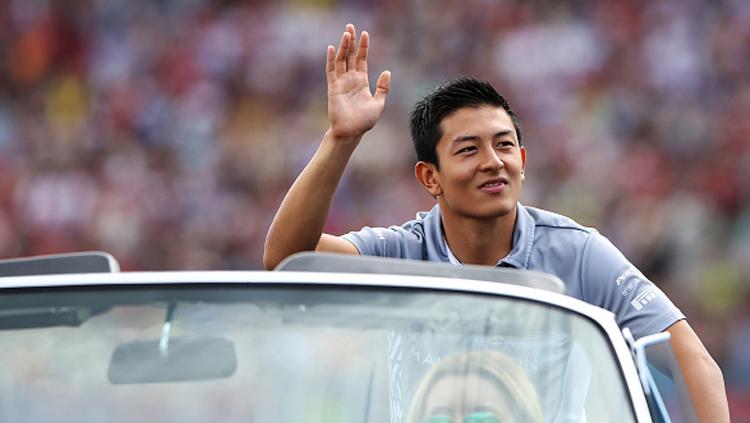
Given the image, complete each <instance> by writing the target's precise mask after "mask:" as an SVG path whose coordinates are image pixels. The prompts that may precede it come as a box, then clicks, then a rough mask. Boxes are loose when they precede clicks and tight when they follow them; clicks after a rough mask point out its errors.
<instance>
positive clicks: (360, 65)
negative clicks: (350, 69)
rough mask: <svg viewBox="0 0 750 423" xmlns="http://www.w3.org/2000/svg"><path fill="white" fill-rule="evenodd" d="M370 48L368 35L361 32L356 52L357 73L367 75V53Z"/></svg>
mask: <svg viewBox="0 0 750 423" xmlns="http://www.w3.org/2000/svg"><path fill="white" fill-rule="evenodd" d="M369 48H370V34H368V33H367V31H362V35H360V36H359V49H358V50H357V67H356V69H357V70H358V71H359V72H364V73H367V53H368V49H369Z"/></svg>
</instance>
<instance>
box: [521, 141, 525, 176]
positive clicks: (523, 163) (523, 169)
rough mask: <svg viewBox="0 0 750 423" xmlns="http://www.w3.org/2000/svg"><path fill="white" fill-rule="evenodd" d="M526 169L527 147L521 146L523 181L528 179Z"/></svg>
mask: <svg viewBox="0 0 750 423" xmlns="http://www.w3.org/2000/svg"><path fill="white" fill-rule="evenodd" d="M525 170H526V147H524V146H521V180H522V181H523V180H524V179H526V174H525V173H524V171H525Z"/></svg>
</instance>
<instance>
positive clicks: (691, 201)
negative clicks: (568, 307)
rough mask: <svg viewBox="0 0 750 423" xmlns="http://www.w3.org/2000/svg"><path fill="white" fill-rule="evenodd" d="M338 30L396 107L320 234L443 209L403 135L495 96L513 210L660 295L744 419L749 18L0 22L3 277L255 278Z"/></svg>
mask: <svg viewBox="0 0 750 423" xmlns="http://www.w3.org/2000/svg"><path fill="white" fill-rule="evenodd" d="M348 22H352V23H354V24H356V25H357V27H358V29H366V30H368V31H369V32H370V34H371V37H372V48H371V55H370V72H371V77H372V79H373V80H374V79H375V77H376V75H377V74H379V73H380V72H381V71H382V70H383V69H389V70H391V72H392V74H393V79H392V93H391V94H390V96H389V98H388V102H387V105H386V112H385V114H384V116H383V118H382V119H381V121H380V122H379V123H378V125H377V126H376V127H375V128H374V129H373V130H372V131H371V133H369V134H368V135H367V136H366V138H365V140H364V142H363V143H362V145H361V146H360V149H359V150H358V151H357V153H355V156H354V158H353V161H352V163H351V166H350V167H349V169H348V171H347V173H346V175H345V179H344V181H343V183H342V186H341V187H340V189H339V191H338V194H337V197H336V199H335V203H334V207H333V210H332V212H331V215H330V219H329V222H328V225H327V228H326V230H327V231H329V232H332V233H338V234H341V233H345V232H347V231H349V230H352V229H358V228H360V227H361V226H363V225H379V226H383V225H389V224H396V223H401V222H403V221H405V220H408V219H410V218H413V216H414V214H415V212H416V211H417V210H420V209H422V210H423V209H428V208H430V207H431V205H432V199H431V198H430V197H429V196H428V195H427V194H426V193H425V192H424V191H423V189H422V188H421V187H420V186H418V185H417V183H416V182H415V181H414V177H413V163H414V160H415V158H414V157H415V155H414V153H413V152H412V147H411V141H410V139H409V132H408V121H407V118H408V113H409V111H410V109H411V107H412V105H413V104H414V102H415V101H416V100H418V99H419V98H420V97H421V96H422V95H424V94H426V93H427V92H429V91H430V89H431V88H432V87H434V86H435V85H436V84H437V83H439V82H440V81H442V80H444V79H446V78H450V77H455V76H458V75H462V74H467V75H472V76H476V77H479V78H482V79H486V80H489V81H491V82H492V83H493V84H495V86H496V87H498V88H499V89H500V90H501V92H502V93H503V94H504V95H505V96H506V97H507V98H508V99H509V101H510V103H511V105H512V106H513V107H514V109H515V110H516V112H517V113H518V114H519V116H520V118H521V121H522V124H523V129H524V140H525V145H526V148H527V150H528V160H529V161H528V168H527V178H526V182H525V193H524V196H523V202H524V203H525V204H527V205H532V206H538V207H542V208H547V209H550V210H554V211H557V212H560V213H563V214H566V215H569V216H571V217H573V218H575V219H576V220H578V221H579V222H581V223H583V224H585V225H588V226H594V227H596V228H598V229H599V230H600V231H601V232H602V233H603V234H604V235H606V236H607V237H609V238H610V239H611V240H612V241H613V242H614V244H615V245H617V246H618V247H619V248H620V249H621V250H622V251H623V252H624V253H625V254H626V256H628V257H629V258H630V259H631V260H632V261H633V262H634V263H635V264H636V265H637V266H638V267H639V268H640V269H641V270H643V272H644V273H645V274H646V275H647V276H649V277H650V278H651V279H653V280H654V281H656V282H657V284H659V285H660V286H661V287H662V288H663V289H664V290H665V291H667V293H668V294H669V295H670V296H671V297H672V299H673V300H674V301H675V302H676V303H677V304H678V306H679V307H681V308H682V309H683V311H684V312H685V313H686V314H687V315H688V317H689V319H690V321H691V323H692V324H693V326H694V327H695V328H696V330H697V332H698V333H699V335H700V336H701V337H702V338H703V340H704V342H705V343H706V344H707V346H708V348H709V350H710V351H711V353H712V354H713V355H714V356H715V357H716V359H717V360H718V361H719V362H720V364H721V365H722V367H723V368H724V371H725V377H726V378H727V381H728V383H729V387H730V395H731V397H730V401H732V407H733V408H734V411H735V412H736V413H737V412H739V413H742V411H741V409H743V408H744V412H746V413H747V415H750V395H748V392H750V360H747V359H746V356H747V355H748V354H749V353H750V294H749V293H748V287H750V118H748V116H750V3H748V2H747V1H744V0H714V1H708V0H705V1H699V0H664V1H657V2H652V1H646V0H619V1H586V0H564V1H552V0H532V1H521V0H462V1H452V0H440V1H432V0H403V1H399V0H387V1H376V0H359V1H351V2H344V1H335V0H315V1H303V0H296V1H295V0H288V1H272V0H268V1H251V0H248V1H231V0H224V1H219V0H215V1H210V0H138V1H131V0H69V1H54V0H7V1H4V2H0V256H1V257H14V256H22V255H33V254H44V253H55V252H63V251H73V250H88V249H99V250H105V251H108V252H110V253H112V254H113V255H114V256H115V257H116V258H117V259H118V260H119V261H120V263H121V266H122V267H123V268H124V269H125V270H164V269H256V268H260V267H261V255H262V246H263V240H264V237H265V233H266V230H267V228H268V226H269V224H270V220H271V218H272V216H273V213H274V212H275V210H276V208H277V207H278V205H279V203H280V201H281V199H282V198H283V195H284V194H285V192H286V190H287V189H288V188H289V186H290V184H291V182H292V181H293V180H294V177H295V176H296V175H297V174H298V172H299V171H300V170H301V169H302V167H303V166H304V165H305V164H306V162H307V160H308V159H309V158H310V157H311V155H312V153H313V152H314V151H315V149H316V148H317V145H318V143H319V141H320V139H321V137H322V135H323V133H324V131H325V129H326V128H327V125H328V122H327V113H326V97H325V96H326V93H325V75H324V61H325V49H326V46H327V45H328V44H336V43H337V42H338V40H339V38H340V36H341V32H342V31H343V28H344V25H345V24H346V23H348ZM371 82H374V81H371ZM749 418H750V417H749Z"/></svg>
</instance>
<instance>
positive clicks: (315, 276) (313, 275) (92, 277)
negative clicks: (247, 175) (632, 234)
mask: <svg viewBox="0 0 750 423" xmlns="http://www.w3.org/2000/svg"><path fill="white" fill-rule="evenodd" d="M185 283H191V284H196V283H197V284H271V285H273V284H286V285H301V286H302V285H305V286H309V285H328V286H332V285H333V286H337V285H340V286H373V287H383V288H388V287H395V288H421V289H428V290H440V291H456V292H469V293H481V294H491V295H499V296H505V297H514V298H519V299H525V300H530V301H534V302H538V303H545V304H548V305H551V306H556V307H560V308H563V309H566V310H569V311H571V312H573V313H576V314H578V315H581V316H584V317H586V318H588V319H589V320H591V321H592V322H594V323H595V324H597V325H598V326H599V327H601V328H602V330H603V331H604V333H605V334H606V335H607V337H608V338H609V341H610V345H611V346H612V348H613V350H614V353H615V355H616V356H617V359H618V361H619V363H620V365H621V366H622V375H623V377H624V379H625V383H626V385H627V389H628V392H629V393H630V397H631V398H632V401H633V407H634V412H635V416H636V420H637V421H638V422H652V420H651V416H650V414H649V411H648V405H647V403H646V398H645V396H644V394H643V388H642V387H641V385H640V380H639V377H638V372H637V370H636V366H635V363H634V362H633V359H632V357H631V354H630V350H629V349H628V347H627V345H626V343H625V340H624V338H623V336H622V334H621V332H620V328H619V327H618V326H617V323H616V322H615V318H614V315H613V314H612V313H611V312H609V311H607V310H604V309H602V308H599V307H596V306H593V305H591V304H588V303H585V302H583V301H580V300H577V299H575V298H572V297H568V296H565V295H561V294H556V293H553V292H549V291H544V290H540V289H534V288H527V287H523V286H517V285H510V284H503V283H497V282H486V281H475V280H468V279H453V278H439V277H425V276H405V275H383V274H377V275H375V274H360V273H325V272H286V271H283V272H268V271H180V272H120V273H86V274H63V275H38V276H14V277H5V278H0V295H2V290H3V289H8V288H40V287H70V286H87V287H95V286H113V285H155V284H164V285H179V284H185Z"/></svg>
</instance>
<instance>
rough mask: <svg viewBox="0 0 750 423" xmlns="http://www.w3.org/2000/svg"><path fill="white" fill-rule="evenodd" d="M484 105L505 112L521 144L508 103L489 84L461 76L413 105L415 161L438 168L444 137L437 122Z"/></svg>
mask: <svg viewBox="0 0 750 423" xmlns="http://www.w3.org/2000/svg"><path fill="white" fill-rule="evenodd" d="M484 105H489V106H495V107H502V108H503V110H505V112H506V113H508V116H510V120H511V121H512V122H513V127H514V129H515V130H516V136H517V137H518V143H519V145H523V144H522V143H521V122H520V121H519V120H518V117H517V116H516V114H515V113H514V112H513V110H512V109H511V108H510V105H509V104H508V101H507V100H505V98H504V97H503V96H502V95H500V93H498V92H497V90H495V88H494V87H493V86H492V85H491V84H490V83H489V82H487V81H480V80H478V79H475V78H472V77H468V76H462V77H460V78H456V79H451V80H448V81H446V82H444V83H443V84H441V85H440V86H438V87H437V88H436V89H435V90H434V91H433V92H432V93H430V94H428V95H427V96H426V97H424V98H423V99H422V100H420V101H419V102H417V104H416V105H415V106H414V109H413V110H412V112H411V115H410V116H409V119H410V128H411V139H412V142H414V149H415V150H416V152H417V160H419V161H424V162H427V163H432V164H434V165H435V166H436V167H437V168H438V169H439V168H440V164H439V163H438V158H437V144H438V141H440V138H441V137H442V136H443V133H442V129H441V128H440V123H441V122H442V121H443V119H445V118H446V117H448V116H450V115H451V114H453V113H454V112H455V111H457V110H459V109H462V108H464V107H480V106H484Z"/></svg>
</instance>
